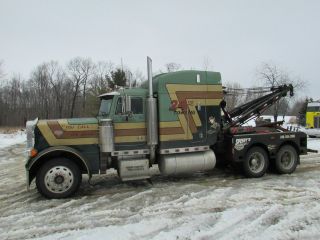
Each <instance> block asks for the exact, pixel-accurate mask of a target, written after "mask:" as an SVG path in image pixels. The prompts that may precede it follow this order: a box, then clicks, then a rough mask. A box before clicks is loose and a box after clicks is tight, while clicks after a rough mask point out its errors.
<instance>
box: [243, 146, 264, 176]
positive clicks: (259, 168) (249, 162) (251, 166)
mask: <svg viewBox="0 0 320 240" xmlns="http://www.w3.org/2000/svg"><path fill="white" fill-rule="evenodd" d="M268 166H269V157H268V154H267V153H266V151H265V150H264V149H263V148H261V147H253V148H250V149H249V150H248V152H247V154H246V157H245V159H244V161H243V163H242V168H243V171H244V175H245V176H246V177H249V178H259V177H262V176H263V175H264V174H265V173H266V171H267V169H268Z"/></svg>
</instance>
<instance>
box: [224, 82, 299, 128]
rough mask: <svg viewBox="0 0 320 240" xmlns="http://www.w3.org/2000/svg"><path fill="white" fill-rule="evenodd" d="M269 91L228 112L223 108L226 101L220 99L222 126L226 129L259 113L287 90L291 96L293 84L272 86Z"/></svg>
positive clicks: (285, 93)
mask: <svg viewBox="0 0 320 240" xmlns="http://www.w3.org/2000/svg"><path fill="white" fill-rule="evenodd" d="M270 91H271V93H269V94H267V95H264V96H262V97H260V98H257V99H254V100H252V101H250V102H247V103H245V104H243V105H241V106H239V107H236V108H234V109H232V110H231V111H229V112H227V111H226V109H225V107H226V102H225V101H222V102H221V104H220V106H221V109H222V111H223V112H224V119H225V122H226V124H225V125H224V127H223V128H224V129H225V130H226V129H229V128H231V127H235V126H237V125H241V124H243V123H245V122H246V121H248V120H249V119H251V118H253V117H255V116H258V115H260V114H261V113H263V112H264V111H265V110H266V109H267V108H269V107H270V106H271V105H273V104H274V103H276V102H278V101H279V100H280V99H281V98H282V97H285V96H287V93H288V92H289V93H290V97H292V96H293V86H292V85H291V84H289V85H281V86H278V87H272V88H270Z"/></svg>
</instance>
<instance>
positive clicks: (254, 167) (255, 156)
mask: <svg viewBox="0 0 320 240" xmlns="http://www.w3.org/2000/svg"><path fill="white" fill-rule="evenodd" d="M264 164H265V159H264V156H263V155H262V154H261V153H260V152H255V153H252V154H251V155H250V159H249V168H250V170H251V171H252V172H253V173H259V172H261V171H262V170H263V168H264Z"/></svg>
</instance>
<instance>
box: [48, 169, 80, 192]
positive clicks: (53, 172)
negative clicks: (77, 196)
mask: <svg viewBox="0 0 320 240" xmlns="http://www.w3.org/2000/svg"><path fill="white" fill-rule="evenodd" d="M73 181H74V176H73V173H72V171H71V170H70V169H69V168H68V167H66V166H54V167H52V168H50V169H49V170H48V171H47V172H46V174H45V176H44V185H45V187H46V188H47V189H48V191H50V192H52V193H63V192H66V191H68V190H69V189H70V188H71V187H72V185H73Z"/></svg>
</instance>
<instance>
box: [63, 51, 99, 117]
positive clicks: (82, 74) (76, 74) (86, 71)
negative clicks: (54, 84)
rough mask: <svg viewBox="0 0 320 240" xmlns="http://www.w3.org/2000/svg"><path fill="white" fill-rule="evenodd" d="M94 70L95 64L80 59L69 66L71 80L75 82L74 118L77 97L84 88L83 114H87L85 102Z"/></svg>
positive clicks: (71, 111)
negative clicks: (88, 83) (88, 84)
mask: <svg viewBox="0 0 320 240" xmlns="http://www.w3.org/2000/svg"><path fill="white" fill-rule="evenodd" d="M93 68H94V64H93V63H92V61H91V59H88V58H86V59H83V58H80V57H76V58H74V59H72V60H70V62H69V63H68V65H67V69H68V74H69V79H70V80H71V81H72V82H73V97H72V102H71V110H70V117H73V115H74V110H75V104H76V100H77V97H78V96H79V94H80V92H81V87H82V96H83V98H82V99H83V100H82V108H83V112H85V106H86V105H85V101H86V93H87V92H86V90H87V82H88V79H89V77H90V76H91V74H92V71H93Z"/></svg>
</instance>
